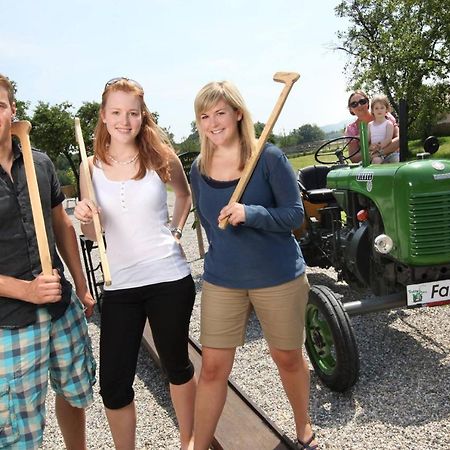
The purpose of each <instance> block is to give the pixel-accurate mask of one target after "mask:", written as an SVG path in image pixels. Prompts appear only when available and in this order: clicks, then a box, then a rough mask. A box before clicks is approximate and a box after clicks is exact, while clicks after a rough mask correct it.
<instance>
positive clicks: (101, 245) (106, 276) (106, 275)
mask: <svg viewBox="0 0 450 450" xmlns="http://www.w3.org/2000/svg"><path fill="white" fill-rule="evenodd" d="M75 137H76V139H77V142H78V146H79V147H80V155H81V167H82V170H83V174H84V179H85V180H86V187H87V194H88V198H89V200H91V201H92V202H94V204H95V205H97V202H96V200H95V192H94V186H93V185H92V179H91V171H90V169H89V161H88V157H87V153H86V147H85V146H84V139H83V132H82V131H81V124H80V119H79V118H78V117H75ZM92 221H93V223H94V230H95V238H96V240H97V245H98V252H99V254H100V262H101V264H102V271H103V280H104V282H105V284H106V286H109V285H110V284H111V272H110V271H109V264H108V259H107V257H106V249H105V242H104V241H103V233H102V226H101V224H100V218H99V216H98V214H94V215H93V217H92Z"/></svg>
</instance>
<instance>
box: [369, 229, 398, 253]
mask: <svg viewBox="0 0 450 450" xmlns="http://www.w3.org/2000/svg"><path fill="white" fill-rule="evenodd" d="M373 246H374V247H375V250H376V251H377V252H378V253H381V254H383V255H385V254H386V253H389V252H390V251H391V250H392V247H394V241H393V240H392V239H391V238H390V237H389V236H388V235H387V234H380V235H379V236H377V237H376V238H375V240H374V241H373Z"/></svg>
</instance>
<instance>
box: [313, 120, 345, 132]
mask: <svg viewBox="0 0 450 450" xmlns="http://www.w3.org/2000/svg"><path fill="white" fill-rule="evenodd" d="M351 122H352V119H351V118H349V119H345V120H341V121H340V122H337V123H332V124H330V125H323V126H320V127H319V128H320V129H321V130H322V131H323V132H324V133H331V132H332V131H339V133H340V134H343V132H344V128H345V127H346V126H347V125H348V124H349V123H351Z"/></svg>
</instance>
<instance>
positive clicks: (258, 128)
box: [254, 122, 275, 144]
mask: <svg viewBox="0 0 450 450" xmlns="http://www.w3.org/2000/svg"><path fill="white" fill-rule="evenodd" d="M254 125H255V135H256V137H257V138H259V137H260V136H261V134H262V132H263V130H264V127H265V126H266V124H264V123H262V122H255V124H254ZM267 142H271V143H272V144H275V135H274V134H273V133H270V134H269V137H268V138H267Z"/></svg>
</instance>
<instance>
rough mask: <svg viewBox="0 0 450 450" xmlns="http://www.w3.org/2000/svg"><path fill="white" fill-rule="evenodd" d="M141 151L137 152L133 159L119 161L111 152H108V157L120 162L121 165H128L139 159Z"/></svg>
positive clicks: (114, 161) (117, 162)
mask: <svg viewBox="0 0 450 450" xmlns="http://www.w3.org/2000/svg"><path fill="white" fill-rule="evenodd" d="M138 156H139V153H136V154H135V155H134V156H133V157H132V158H131V159H129V160H128V161H117V159H114V158H113V157H112V156H111V155H110V154H109V153H108V158H109V159H110V160H111V161H112V162H113V163H116V164H120V165H121V166H126V165H128V164H132V163H134V162H135V161H136V160H137V159H138Z"/></svg>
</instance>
